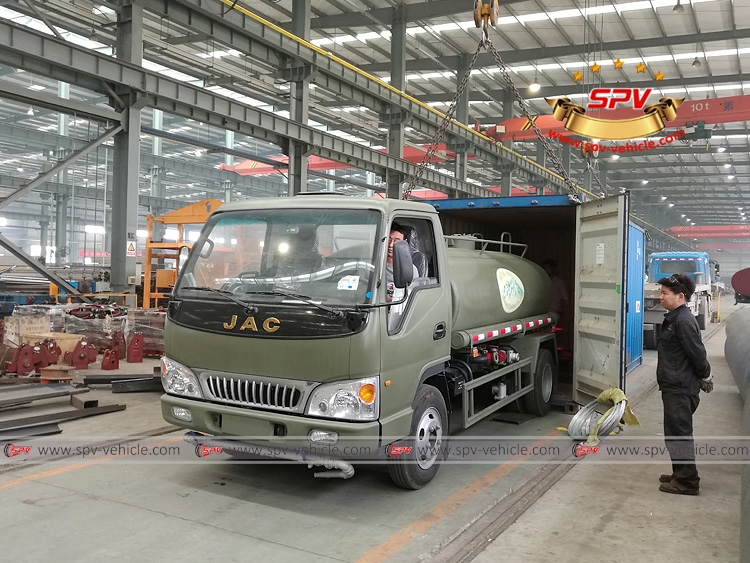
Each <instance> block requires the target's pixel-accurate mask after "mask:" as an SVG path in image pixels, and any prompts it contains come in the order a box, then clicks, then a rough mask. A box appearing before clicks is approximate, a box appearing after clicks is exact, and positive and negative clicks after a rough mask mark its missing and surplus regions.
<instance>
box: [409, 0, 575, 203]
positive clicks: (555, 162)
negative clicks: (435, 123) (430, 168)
mask: <svg viewBox="0 0 750 563" xmlns="http://www.w3.org/2000/svg"><path fill="white" fill-rule="evenodd" d="M475 5H476V2H475ZM493 5H494V6H497V4H495V3H494V2H493ZM485 12H486V10H485ZM475 13H478V12H476V6H475ZM482 15H484V12H482ZM480 19H481V23H482V39H481V40H480V41H479V45H478V46H477V50H476V51H475V52H474V56H473V57H472V59H471V62H470V63H469V68H468V69H467V70H466V74H465V75H464V78H463V80H462V81H461V84H460V85H459V87H458V90H457V91H456V95H455V97H454V98H453V101H452V102H451V105H450V108H448V111H447V112H446V113H445V115H444V116H443V121H442V123H441V124H440V127H438V130H437V132H436V133H435V136H434V137H433V140H432V144H431V145H430V148H429V149H428V151H427V152H426V153H425V155H424V157H423V158H422V162H420V163H419V166H418V167H417V170H416V171H415V172H414V174H413V175H412V177H411V178H410V179H409V186H408V187H407V188H406V189H405V190H404V193H403V199H409V196H410V195H411V192H412V190H414V187H415V186H416V184H417V182H418V181H419V180H420V178H421V177H422V175H423V174H424V171H425V169H426V168H427V165H428V164H429V163H430V162H431V161H432V157H433V156H434V155H435V152H436V151H437V147H438V145H439V144H440V141H441V140H442V139H443V136H444V135H445V131H446V130H447V128H448V125H449V124H450V122H451V121H452V120H453V116H454V114H455V113H456V107H457V105H458V101H459V99H460V98H461V96H462V94H463V92H464V90H465V89H466V85H467V83H468V82H469V77H470V76H471V71H472V69H473V68H474V65H475V63H476V61H477V57H478V56H479V52H480V51H481V50H482V48H485V49H487V50H488V51H489V52H490V54H491V55H492V57H493V58H494V59H495V63H497V67H498V69H499V70H500V74H502V76H503V78H504V79H505V82H506V83H507V85H508V89H509V90H510V91H511V93H512V94H513V97H514V98H515V100H516V101H517V102H518V105H519V107H520V108H521V113H522V114H523V116H524V117H525V118H526V119H528V121H529V124H530V125H531V128H532V129H533V130H534V133H536V136H537V139H538V140H539V142H540V143H541V144H542V146H543V147H544V153H545V155H546V156H547V161H548V162H550V163H552V167H553V168H554V170H555V171H556V172H557V173H558V174H559V175H560V176H561V177H562V179H563V181H564V182H565V184H566V185H567V186H568V197H569V198H570V199H571V200H572V201H576V202H579V201H580V200H579V198H578V187H577V186H576V185H575V183H574V182H573V180H571V179H570V175H569V174H568V171H567V170H565V167H564V166H563V164H562V162H561V161H560V159H559V158H558V157H557V155H556V154H555V151H554V150H552V146H551V145H550V143H549V141H548V140H547V138H546V137H545V136H544V134H543V133H542V132H541V130H540V129H539V127H538V126H537V125H536V123H534V121H535V120H534V119H532V115H531V113H530V112H529V106H528V104H527V103H526V100H524V99H523V96H522V95H521V93H520V92H519V91H518V88H516V85H515V84H514V83H513V79H512V78H511V77H510V72H509V71H508V67H507V66H506V65H505V62H503V59H502V57H501V56H500V53H499V52H498V50H497V49H496V48H495V46H494V45H493V44H492V41H491V40H490V37H489V30H488V25H487V24H488V20H494V19H495V18H494V17H490V16H485V17H481V16H480V18H477V16H475V23H476V24H477V27H479V26H480ZM491 23H493V24H494V21H491Z"/></svg>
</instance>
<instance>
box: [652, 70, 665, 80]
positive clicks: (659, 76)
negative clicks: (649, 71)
mask: <svg viewBox="0 0 750 563" xmlns="http://www.w3.org/2000/svg"><path fill="white" fill-rule="evenodd" d="M654 79H655V80H656V81H657V82H662V81H664V73H663V72H662V71H659V72H657V73H656V74H655V75H654Z"/></svg>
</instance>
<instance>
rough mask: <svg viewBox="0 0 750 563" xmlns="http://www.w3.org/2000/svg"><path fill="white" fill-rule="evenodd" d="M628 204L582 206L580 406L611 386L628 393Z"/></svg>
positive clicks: (576, 368) (616, 200)
mask: <svg viewBox="0 0 750 563" xmlns="http://www.w3.org/2000/svg"><path fill="white" fill-rule="evenodd" d="M628 203H629V201H628V196H627V194H623V195H620V196H617V197H609V198H604V199H600V200H596V201H592V202H588V203H584V204H582V205H580V206H579V207H578V213H577V216H578V224H577V229H576V234H577V237H576V244H577V245H578V247H577V248H576V270H575V271H576V273H577V276H576V293H575V295H576V307H575V323H574V329H573V337H574V353H573V399H574V400H575V401H576V402H577V403H580V404H586V403H588V402H589V401H591V400H592V399H594V398H596V396H597V395H599V393H601V392H602V391H603V390H605V389H609V388H611V387H619V388H620V389H622V390H623V391H624V390H625V315H624V311H625V303H626V292H627V289H626V288H627V284H626V279H625V274H626V271H627V268H626V267H625V264H626V263H627V262H626V260H627V256H626V255H627V248H628V246H627V243H628ZM641 330H642V327H641Z"/></svg>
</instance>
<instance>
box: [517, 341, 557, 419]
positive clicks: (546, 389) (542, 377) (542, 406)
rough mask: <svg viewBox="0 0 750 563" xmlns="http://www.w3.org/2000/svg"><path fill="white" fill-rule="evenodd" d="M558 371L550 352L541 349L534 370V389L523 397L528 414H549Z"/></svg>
mask: <svg viewBox="0 0 750 563" xmlns="http://www.w3.org/2000/svg"><path fill="white" fill-rule="evenodd" d="M556 370H557V366H556V365H555V363H554V361H553V359H552V354H550V351H549V350H545V349H540V350H539V354H538V356H537V360H536V370H534V389H533V390H532V391H531V392H530V393H526V395H524V396H523V397H522V399H523V404H524V407H525V408H526V411H527V412H529V413H531V414H534V415H536V416H544V415H545V414H547V413H548V412H549V409H550V406H549V402H550V399H552V384H553V383H554V381H555V376H556V373H555V372H556Z"/></svg>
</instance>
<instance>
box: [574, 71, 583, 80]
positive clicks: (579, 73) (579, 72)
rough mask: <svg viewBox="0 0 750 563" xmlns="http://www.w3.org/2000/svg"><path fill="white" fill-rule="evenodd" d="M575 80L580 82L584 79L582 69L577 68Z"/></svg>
mask: <svg viewBox="0 0 750 563" xmlns="http://www.w3.org/2000/svg"><path fill="white" fill-rule="evenodd" d="M573 80H575V81H576V82H580V81H581V80H583V73H582V72H581V71H580V70H577V71H575V72H574V73H573Z"/></svg>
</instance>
